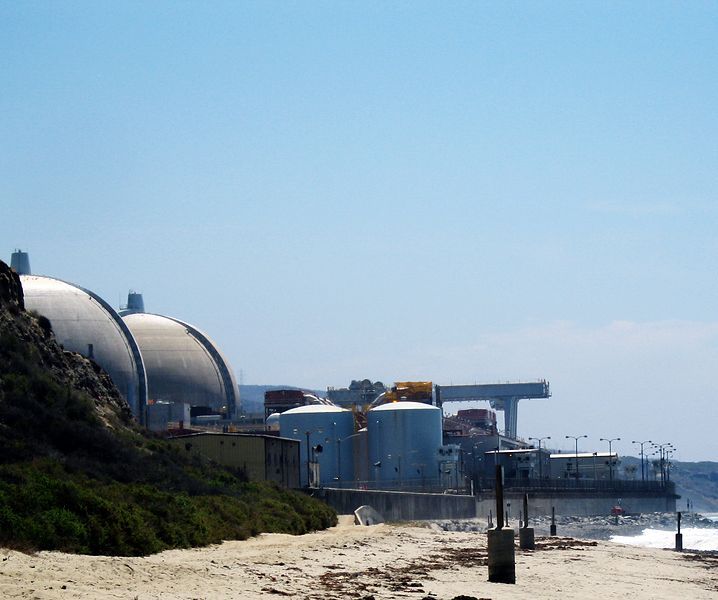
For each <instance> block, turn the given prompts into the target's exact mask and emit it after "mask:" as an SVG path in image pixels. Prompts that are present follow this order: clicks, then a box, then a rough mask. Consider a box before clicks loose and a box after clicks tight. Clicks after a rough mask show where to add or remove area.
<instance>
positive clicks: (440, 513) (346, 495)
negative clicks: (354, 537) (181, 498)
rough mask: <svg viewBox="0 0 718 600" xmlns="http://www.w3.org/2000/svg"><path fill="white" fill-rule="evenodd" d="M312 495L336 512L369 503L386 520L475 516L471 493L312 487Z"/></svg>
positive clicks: (466, 517)
mask: <svg viewBox="0 0 718 600" xmlns="http://www.w3.org/2000/svg"><path fill="white" fill-rule="evenodd" d="M312 495H313V496H314V497H315V498H319V499H320V500H323V501H324V502H326V503H327V504H329V506H331V507H332V508H333V509H334V510H336V511H337V512H338V513H339V514H352V513H353V512H354V511H355V510H356V509H357V508H358V507H359V506H362V505H363V504H368V505H369V506H371V507H372V508H374V509H375V510H376V511H377V512H378V513H379V514H380V515H382V516H383V517H384V519H385V520H386V521H416V520H424V519H473V518H474V517H475V516H476V499H475V498H474V497H473V496H459V495H456V494H423V493H416V492H390V491H383V490H351V489H334V488H321V489H318V490H314V491H313V493H312Z"/></svg>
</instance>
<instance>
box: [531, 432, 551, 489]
mask: <svg viewBox="0 0 718 600" xmlns="http://www.w3.org/2000/svg"><path fill="white" fill-rule="evenodd" d="M550 439H551V436H550V435H547V436H546V437H540V438H535V437H530V438H529V441H531V440H533V441H534V442H538V451H539V453H538V456H539V479H543V459H542V458H541V442H542V441H543V440H550Z"/></svg>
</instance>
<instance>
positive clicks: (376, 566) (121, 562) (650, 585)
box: [0, 517, 718, 600]
mask: <svg viewBox="0 0 718 600" xmlns="http://www.w3.org/2000/svg"><path fill="white" fill-rule="evenodd" d="M350 523H351V517H348V518H347V517H342V518H341V521H340V524H339V525H338V526H337V527H333V528H331V529H328V530H326V531H322V532H316V533H311V534H306V535H303V536H291V535H285V534H262V535H260V536H258V537H255V538H251V539H250V540H246V541H243V542H239V541H237V542H224V543H223V544H220V545H216V546H210V547H207V548H196V549H189V550H170V551H166V552H163V553H160V554H156V555H152V556H148V557H142V558H136V557H104V556H77V555H68V554H62V553H57V552H40V553H38V554H35V555H27V554H22V553H20V552H16V551H7V550H2V551H0V556H1V557H2V562H0V596H2V597H3V598H28V597H31V598H38V599H41V600H50V599H55V598H80V599H85V600H99V599H100V598H117V599H120V598H121V599H135V598H136V599H137V600H150V599H170V598H182V599H187V600H189V599H198V598H203V599H204V598H206V599H210V598H212V599H214V598H227V599H229V598H237V597H242V598H243V599H245V598H247V599H255V598H267V597H269V598H271V597H291V598H302V599H308V600H319V599H326V598H333V599H337V600H338V599H340V598H356V599H359V600H362V599H363V600H370V599H371V597H373V598H374V600H379V599H381V598H409V599H412V598H413V599H416V600H423V599H425V598H436V599H437V600H450V599H453V598H455V597H457V596H460V595H464V596H473V597H474V598H498V597H501V598H507V599H512V598H516V599H526V600H528V599H529V598H530V599H532V600H535V599H540V600H549V599H551V598H557V597H566V598H571V597H573V598H575V597H583V596H594V595H596V590H597V589H598V588H599V587H600V590H601V592H600V595H601V597H602V598H624V597H629V596H630V597H640V598H643V597H645V598H665V599H666V600H669V599H673V598H676V597H690V598H695V599H699V600H700V599H703V598H706V599H707V598H715V597H716V594H717V593H718V553H708V554H706V553H696V552H684V553H676V552H671V551H666V550H657V549H650V548H640V547H631V546H623V545H620V544H614V543H611V542H605V541H599V540H581V539H575V538H570V537H556V538H546V537H543V536H537V539H536V546H537V549H536V550H534V551H523V550H520V549H518V548H517V549H516V576H517V583H516V585H502V584H492V583H488V581H487V578H488V568H487V566H486V560H487V555H486V535H485V534H483V533H480V532H476V531H473V532H450V531H438V530H436V529H434V528H429V527H417V526H415V525H411V524H407V525H395V524H382V525H376V526H372V527H360V526H354V525H352V524H350Z"/></svg>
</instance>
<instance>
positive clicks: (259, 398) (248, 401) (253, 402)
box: [239, 385, 327, 414]
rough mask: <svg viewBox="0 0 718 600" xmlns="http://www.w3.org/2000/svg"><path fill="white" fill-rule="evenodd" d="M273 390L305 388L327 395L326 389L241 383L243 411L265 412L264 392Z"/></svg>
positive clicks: (240, 396)
mask: <svg viewBox="0 0 718 600" xmlns="http://www.w3.org/2000/svg"><path fill="white" fill-rule="evenodd" d="M272 390H303V391H305V392H309V393H310V394H314V395H316V396H322V397H325V396H326V395H327V391H326V390H310V389H307V388H299V387H296V386H293V385H240V386H239V398H240V400H241V402H242V411H243V412H244V413H262V414H264V392H268V391H272Z"/></svg>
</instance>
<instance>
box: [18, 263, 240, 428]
mask: <svg viewBox="0 0 718 600" xmlns="http://www.w3.org/2000/svg"><path fill="white" fill-rule="evenodd" d="M11 266H12V268H13V269H15V270H16V271H17V272H18V274H19V275H20V281H21V283H22V287H23V293H24V296H25V306H26V308H27V309H28V310H31V311H35V312H37V313H38V314H40V315H43V316H44V317H46V318H47V319H48V320H49V321H50V324H51V325H52V329H53V332H54V335H55V338H56V339H57V341H58V343H60V344H61V345H62V346H63V347H64V348H65V349H66V350H69V351H72V352H77V353H78V354H81V355H83V356H85V357H87V358H89V359H92V360H94V361H95V362H96V363H97V364H98V365H100V366H101V367H102V368H103V369H104V370H105V371H107V373H108V374H109V376H110V377H111V379H112V381H113V382H114V384H115V385H116V386H117V388H118V390H119V391H120V394H121V395H122V396H123V398H124V399H125V400H126V401H127V404H128V405H129V407H130V409H131V410H132V413H133V414H134V415H135V416H136V417H137V418H138V419H139V420H140V421H141V422H142V423H145V422H146V421H147V417H148V415H147V406H149V405H152V404H154V403H160V404H159V406H158V408H157V409H156V410H154V409H153V415H152V416H153V428H154V429H162V428H163V427H162V425H161V423H160V421H161V420H162V418H163V417H162V415H166V418H167V419H169V420H168V422H177V421H184V420H185V406H184V405H189V406H191V407H204V408H205V409H206V410H205V411H204V412H216V413H217V414H220V413H221V414H222V415H223V416H224V417H225V418H230V419H231V418H232V417H234V416H235V415H236V414H237V411H238V408H239V390H238V388H237V384H236V381H235V378H234V374H233V371H232V369H231V367H230V366H229V363H228V361H227V360H226V359H225V358H224V357H223V355H222V353H221V351H220V350H219V348H218V347H217V346H216V344H214V343H213V342H212V341H211V340H210V338H209V337H208V336H207V335H206V334H204V333H203V332H202V331H200V330H199V329H198V328H196V327H194V326H193V325H190V324H189V323H186V322H184V321H180V320H179V319H175V318H172V317H166V316H162V315H156V314H150V313H146V312H145V311H144V302H143V299H142V295H141V294H137V293H134V292H131V293H130V294H129V296H128V302H127V306H126V307H125V308H124V309H123V310H122V311H121V312H120V313H118V312H117V311H115V310H114V309H113V308H112V306H110V304H108V303H107V302H105V301H104V300H103V299H102V298H101V297H100V296H98V295H97V294H95V293H93V292H91V291H90V290H88V289H85V288H83V287H80V286H78V285H76V284H73V283H69V282H66V281H62V280H60V279H56V278H53V277H47V276H40V275H33V274H32V273H31V271H30V259H29V256H28V254H27V253H26V252H22V251H21V250H16V251H15V252H13V254H12V259H11ZM168 404H178V405H180V406H179V407H178V408H177V409H176V410H175V409H168V408H167V405H168ZM178 411H179V412H178ZM178 414H179V415H180V417H181V418H178ZM158 423H159V424H158ZM164 429H166V426H165V427H164Z"/></svg>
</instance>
